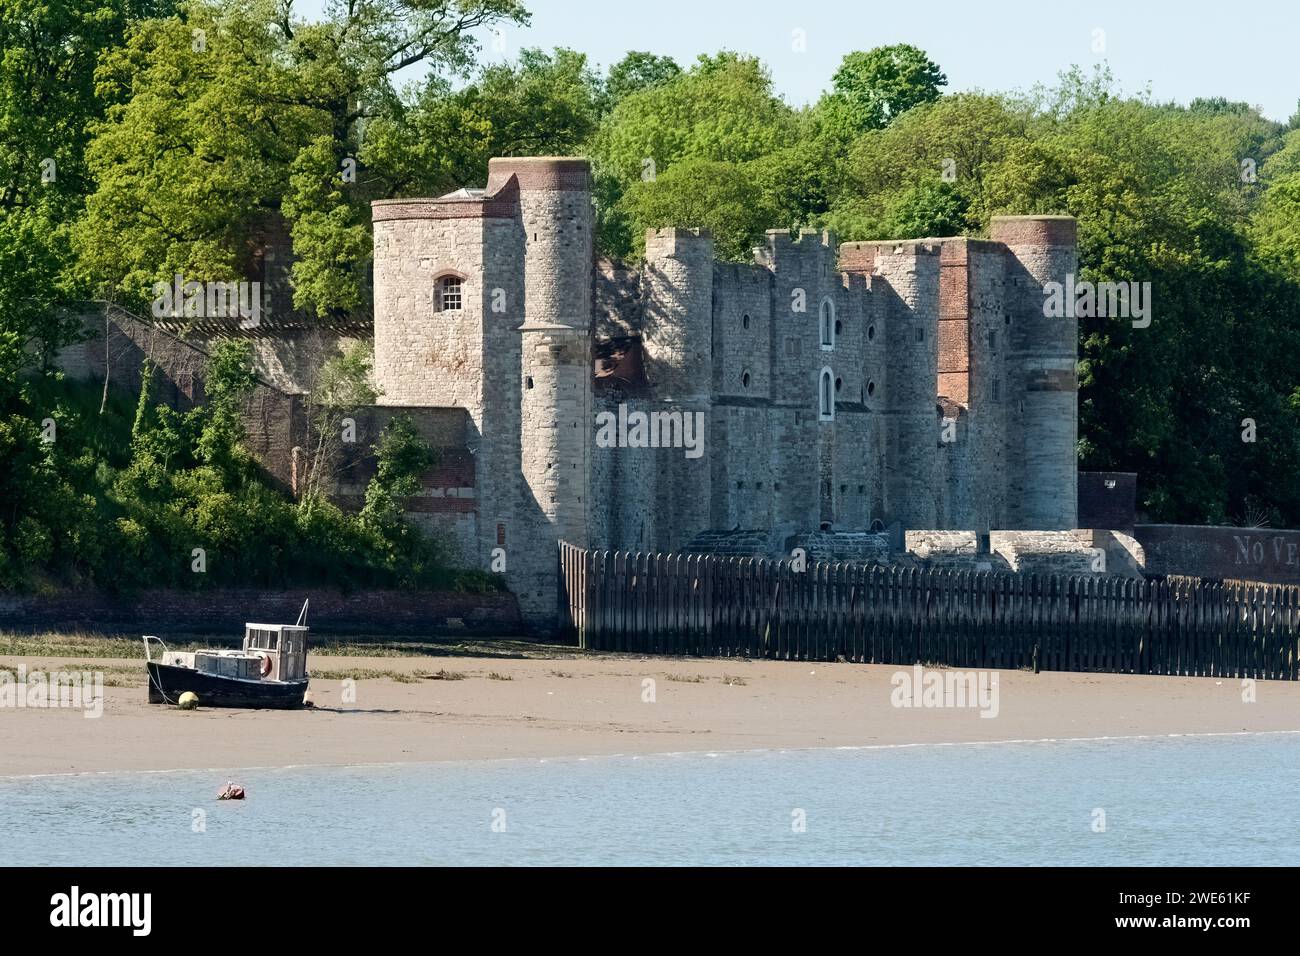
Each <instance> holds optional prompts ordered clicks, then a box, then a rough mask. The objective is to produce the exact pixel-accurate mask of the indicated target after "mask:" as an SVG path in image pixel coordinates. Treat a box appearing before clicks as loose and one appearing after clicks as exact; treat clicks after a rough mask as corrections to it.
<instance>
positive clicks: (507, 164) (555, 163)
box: [487, 156, 591, 193]
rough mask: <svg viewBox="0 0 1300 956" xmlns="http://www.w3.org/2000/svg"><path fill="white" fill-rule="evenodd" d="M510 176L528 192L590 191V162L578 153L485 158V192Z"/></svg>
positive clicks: (490, 191)
mask: <svg viewBox="0 0 1300 956" xmlns="http://www.w3.org/2000/svg"><path fill="white" fill-rule="evenodd" d="M511 176H513V177H514V178H515V181H516V182H517V183H518V184H519V188H520V189H522V190H525V191H529V192H589V191H590V190H591V162H590V161H589V160H587V159H585V158H583V157H581V156H509V157H497V158H496V159H490V160H488V186H487V188H488V192H489V193H492V192H496V191H497V190H498V189H500V188H502V187H503V186H505V184H506V183H507V182H508V181H509V179H510V177H511Z"/></svg>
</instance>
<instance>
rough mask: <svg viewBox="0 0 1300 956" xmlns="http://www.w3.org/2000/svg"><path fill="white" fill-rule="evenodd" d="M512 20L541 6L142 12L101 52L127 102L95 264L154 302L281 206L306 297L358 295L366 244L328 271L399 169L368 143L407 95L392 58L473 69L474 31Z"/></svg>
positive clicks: (315, 301) (252, 6) (90, 227)
mask: <svg viewBox="0 0 1300 956" xmlns="http://www.w3.org/2000/svg"><path fill="white" fill-rule="evenodd" d="M502 21H508V22H515V23H525V22H527V13H526V12H525V11H524V9H523V8H522V7H521V6H520V5H519V4H518V3H517V2H516V0H447V2H437V3H429V2H425V0H355V2H349V3H347V4H332V5H330V6H329V7H328V8H327V11H326V17H325V19H324V20H322V21H320V22H316V23H307V22H303V21H301V20H300V19H298V18H296V17H295V15H294V12H293V7H292V2H291V0H188V2H187V3H186V4H185V5H184V7H182V9H181V13H180V15H179V16H177V17H171V18H168V19H154V20H146V21H142V22H140V23H138V24H135V25H133V26H132V28H131V29H130V30H129V31H128V37H127V40H126V42H125V44H124V46H123V47H122V48H121V49H118V50H115V51H113V53H112V54H111V55H109V56H107V57H106V58H105V60H104V62H103V63H102V65H101V67H100V73H99V80H98V81H99V88H100V90H101V92H102V93H103V95H105V96H106V97H107V98H108V99H109V101H110V102H111V103H112V104H113V105H112V106H111V107H110V108H109V110H108V113H107V115H106V117H105V119H104V121H103V122H101V123H98V124H95V125H94V126H93V127H92V132H93V134H94V139H93V141H92V143H91V144H90V146H89V147H88V162H89V165H90V169H91V172H92V174H93V175H94V177H95V180H96V188H95V191H94V192H93V193H92V194H91V195H90V197H89V198H88V200H87V211H86V215H85V217H84V219H83V220H82V221H81V222H80V223H79V225H78V229H77V234H76V239H77V248H78V251H79V254H80V257H81V260H82V262H83V268H84V269H85V270H86V272H87V273H88V274H89V275H90V276H92V277H93V278H94V279H95V280H96V281H97V283H99V284H100V285H101V286H104V287H109V288H116V289H118V290H120V292H121V294H122V295H123V297H124V298H126V299H127V300H128V301H131V302H133V303H134V304H136V305H140V304H141V303H142V300H143V299H144V298H145V296H146V290H147V289H148V288H149V286H150V285H152V283H153V282H155V281H158V280H166V279H167V278H169V277H170V276H171V275H172V274H174V273H176V272H180V273H182V274H184V275H185V276H186V277H187V278H190V279H195V280H199V281H203V280H214V279H215V280H230V279H234V278H239V277H241V276H243V275H244V274H246V273H247V271H248V268H249V251H250V250H251V249H253V248H255V247H256V246H257V245H258V243H259V241H260V237H261V235H262V232H263V230H264V229H265V228H266V227H267V225H268V224H271V225H273V224H274V220H275V218H276V217H277V216H280V215H284V216H287V217H288V219H289V225H290V227H291V229H293V237H294V241H295V257H296V259H297V260H298V262H299V263H300V266H299V268H298V269H297V270H296V271H295V278H296V279H297V280H299V282H300V288H299V289H298V290H297V296H296V299H295V301H296V302H297V303H298V304H299V305H300V306H302V307H309V308H313V309H315V311H317V312H318V313H320V314H324V313H326V312H328V311H330V310H335V309H347V308H349V307H351V306H353V305H355V303H356V299H357V295H358V292H357V282H356V280H355V274H356V273H358V272H360V271H364V268H365V264H364V262H361V263H353V264H351V267H350V268H348V269H346V270H345V275H344V276H343V277H341V278H340V279H337V280H332V279H330V278H329V275H330V272H331V270H334V269H338V267H339V264H340V257H341V256H347V255H350V254H351V253H352V251H353V250H355V249H356V247H357V245H358V242H357V229H356V227H357V226H358V224H364V223H367V222H368V221H369V216H368V212H367V209H366V205H367V203H368V202H369V200H371V199H373V198H377V197H378V196H383V195H387V194H388V192H387V190H388V189H389V188H390V186H391V183H392V182H393V180H394V179H398V178H400V171H399V172H398V173H396V174H389V173H388V172H387V171H385V170H384V169H382V168H379V169H376V168H370V167H367V166H366V165H365V164H364V162H361V161H360V160H359V157H361V155H362V152H363V147H364V145H365V136H366V130H367V128H368V127H369V126H370V125H371V124H372V123H375V122H377V121H379V120H382V119H385V118H391V117H397V116H400V115H401V114H402V112H403V110H404V108H405V107H404V104H403V101H402V98H401V95H400V94H399V92H398V90H397V89H396V87H395V85H394V80H393V77H394V75H395V74H396V73H398V72H399V71H400V70H403V69H405V68H408V67H411V66H415V65H422V66H425V67H426V68H428V69H429V70H430V71H431V72H432V73H433V74H435V75H439V76H445V75H451V74H457V73H464V72H466V71H467V70H468V69H469V68H470V67H471V66H472V64H473V57H474V54H475V52H476V50H477V43H476V41H475V39H474V33H473V31H475V30H476V29H478V28H480V27H483V26H486V25H490V24H493V23H498V22H502ZM304 154H305V155H304ZM354 165H355V169H354V168H353V167H354ZM331 170H332V171H333V172H331ZM345 172H347V173H348V174H349V175H348V178H346V179H344V178H343V177H344V174H345ZM334 173H337V174H338V178H339V180H340V182H339V183H335V182H334V181H333V174H334ZM352 173H355V175H352ZM286 197H288V201H287V202H286ZM317 201H323V202H324V203H325V205H324V207H321V206H319V205H317ZM345 203H347V204H350V205H351V206H352V207H353V208H352V209H351V210H350V211H347V210H344V208H343V206H344V204H345ZM299 219H306V220H307V221H306V222H303V223H301V225H300V224H299V221H298V220H299Z"/></svg>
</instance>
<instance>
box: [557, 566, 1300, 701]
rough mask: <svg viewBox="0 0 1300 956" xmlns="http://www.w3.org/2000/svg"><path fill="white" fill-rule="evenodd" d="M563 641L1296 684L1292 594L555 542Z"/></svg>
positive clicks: (1298, 629) (1299, 608) (1180, 582)
mask: <svg viewBox="0 0 1300 956" xmlns="http://www.w3.org/2000/svg"><path fill="white" fill-rule="evenodd" d="M559 575H560V587H559V597H558V601H559V614H560V629H561V631H562V633H564V634H566V635H568V636H570V637H576V639H577V642H578V646H579V647H582V648H584V649H589V650H615V651H630V652H633V653H653V654H678V655H681V654H689V655H707V656H733V655H734V656H745V657H762V658H772V659H776V660H808V661H833V660H845V661H852V662H854V663H862V664H906V665H911V664H914V663H922V664H933V665H943V666H951V667H968V668H1027V667H1031V666H1033V664H1034V659H1035V655H1037V659H1038V662H1039V665H1040V666H1041V667H1042V668H1043V669H1045V670H1059V671H1100V672H1109V673H1120V674H1181V675H1185V676H1193V677H1234V678H1242V677H1255V678H1264V679H1271V680H1297V679H1300V587H1297V586H1294V585H1276V584H1260V583H1256V582H1244V581H1230V582H1205V581H1201V580H1199V579H1194V578H1177V579H1173V578H1171V579H1167V580H1163V581H1153V580H1135V579H1128V578H1115V577H1096V576H1093V575H1056V574H1052V575H1046V576H1042V575H1037V574H1016V573H1014V572H1009V571H976V572H971V571H964V570H946V569H937V568H929V569H926V570H923V571H922V570H918V569H916V568H899V567H886V566H882V565H862V564H856V565H855V564H844V563H826V562H816V563H813V564H811V565H809V566H807V567H806V568H805V569H804V570H802V571H797V570H795V568H794V566H793V565H792V563H791V562H790V561H788V560H781V561H771V560H768V559H765V558H729V557H721V556H718V555H701V554H686V555H683V554H667V555H665V554H647V553H642V552H626V551H622V552H619V551H615V552H609V551H594V550H587V549H585V548H578V547H575V546H574V545H571V544H569V543H568V542H564V541H561V542H560V546H559Z"/></svg>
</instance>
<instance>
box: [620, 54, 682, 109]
mask: <svg viewBox="0 0 1300 956" xmlns="http://www.w3.org/2000/svg"><path fill="white" fill-rule="evenodd" d="M681 72H682V68H681V67H680V66H678V65H677V61H675V60H674V59H673V58H672V57H670V56H658V55H656V54H654V53H647V52H645V51H642V50H632V51H630V52H629V53H628V54H627V55H626V56H624V57H623V59H621V60H619V61H618V62H617V63H615V64H614V65H613V66H611V67H610V68H609V72H608V74H606V77H605V107H606V109H613V108H614V107H615V106H617V105H618V104H619V103H620V102H622V101H623V99H625V98H626V97H628V96H630V95H631V94H633V93H639V92H640V91H641V90H649V89H653V88H654V87H656V86H662V85H663V84H665V83H667V82H668V81H669V80H671V79H673V78H674V77H676V76H678V75H679V74H680V73H681Z"/></svg>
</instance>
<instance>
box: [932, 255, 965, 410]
mask: <svg viewBox="0 0 1300 956" xmlns="http://www.w3.org/2000/svg"><path fill="white" fill-rule="evenodd" d="M937 385H938V394H939V395H942V396H944V397H946V398H950V399H952V400H953V401H954V402H957V403H958V404H961V405H969V404H970V271H969V260H968V258H967V255H966V243H964V242H961V241H959V240H952V239H949V240H948V241H946V242H945V243H944V244H943V251H942V252H941V253H940V257H939V380H938V383H937Z"/></svg>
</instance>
